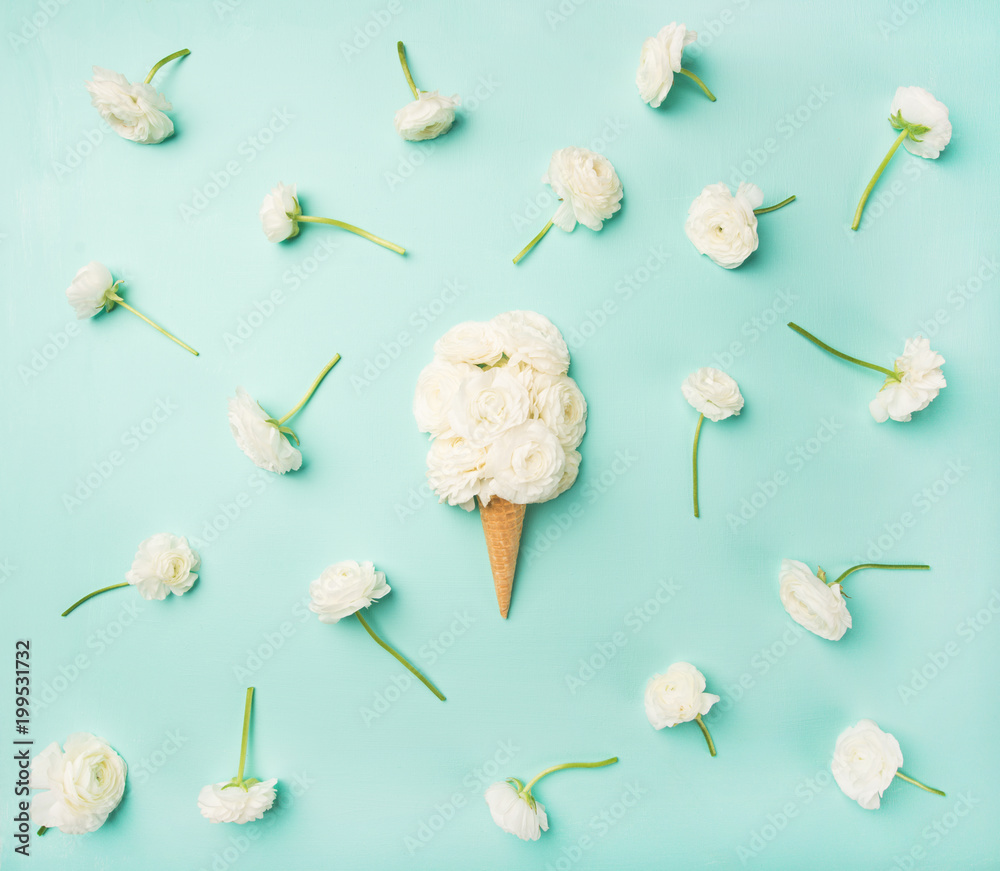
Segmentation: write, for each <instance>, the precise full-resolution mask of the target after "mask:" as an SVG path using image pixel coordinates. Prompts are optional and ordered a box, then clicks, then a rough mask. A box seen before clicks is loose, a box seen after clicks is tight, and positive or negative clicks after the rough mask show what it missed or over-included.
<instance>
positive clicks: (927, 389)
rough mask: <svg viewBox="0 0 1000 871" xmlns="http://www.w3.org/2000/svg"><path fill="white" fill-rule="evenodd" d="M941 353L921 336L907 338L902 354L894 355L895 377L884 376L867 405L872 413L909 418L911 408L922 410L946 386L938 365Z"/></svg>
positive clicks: (881, 420)
mask: <svg viewBox="0 0 1000 871" xmlns="http://www.w3.org/2000/svg"><path fill="white" fill-rule="evenodd" d="M943 363H944V357H942V356H941V355H940V354H938V353H937V352H936V351H932V350H931V344H930V341H929V340H928V339H926V338H924V337H923V336H917V337H916V338H913V339H907V340H906V345H905V346H904V348H903V354H902V356H900V357H897V358H896V365H895V371H896V373H897V377H896V378H886V380H885V384H883V385H882V389H881V390H880V391H879V392H878V395H877V396H876V397H875V398H874V399H873V400H872V401H871V403H870V404H869V406H868V408H869V410H870V411H871V413H872V417H874V418H875V420H877V421H878V422H879V423H884V422H885V421H887V420H888V419H889V418H890V417H891V418H892V419H893V420H898V421H902V422H906V421H909V420H910V419H911V418H912V416H913V412H915V411H923V409H925V408H927V406H928V405H930V404H931V401H932V400H933V399H934V398H935V397H936V396H937V395H938V393H940V392H941V389H942V388H943V387H946V386H947V382H946V381H945V380H944V374H943V373H942V372H941V366H942V365H943Z"/></svg>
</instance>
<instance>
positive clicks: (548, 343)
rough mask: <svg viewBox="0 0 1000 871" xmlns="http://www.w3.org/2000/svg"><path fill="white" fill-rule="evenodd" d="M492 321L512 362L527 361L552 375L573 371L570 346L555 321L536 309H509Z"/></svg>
mask: <svg viewBox="0 0 1000 871" xmlns="http://www.w3.org/2000/svg"><path fill="white" fill-rule="evenodd" d="M490 323H491V324H492V325H493V327H494V328H495V329H496V330H497V331H499V332H500V333H501V335H502V337H503V338H502V342H503V349H504V353H505V354H506V355H507V357H508V358H510V363H511V364H512V365H517V364H521V363H523V364H525V365H528V366H530V367H531V368H532V369H537V370H538V371H539V372H545V373H546V374H548V375H565V374H566V373H567V372H568V371H569V348H568V347H567V346H566V340H565V339H564V338H563V335H562V333H560V332H559V329H558V328H557V327H556V325H555V324H553V323H552V321H550V320H549V319H548V318H547V317H545V316H544V315H540V314H538V312H533V311H509V312H504V313H503V314H500V315H497V316H496V317H495V318H493V320H492V321H490Z"/></svg>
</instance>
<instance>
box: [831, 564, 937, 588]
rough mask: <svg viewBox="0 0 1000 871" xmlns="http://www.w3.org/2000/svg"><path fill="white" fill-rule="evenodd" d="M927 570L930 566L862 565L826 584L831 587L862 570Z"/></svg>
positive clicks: (853, 567)
mask: <svg viewBox="0 0 1000 871" xmlns="http://www.w3.org/2000/svg"><path fill="white" fill-rule="evenodd" d="M929 568H930V566H924V565H920V566H909V565H888V564H886V563H864V564H862V565H860V566H852V567H851V568H849V569H848V570H847V571H846V572H844V573H843V574H842V575H841V576H840V577H839V578H837V580H835V581H829V582H828V583H827V586H829V587H832V586H833V585H834V584H839V583H840V582H841V581H843V580H844V578H846V577H847V576H848V575H849V574H851V573H852V572H860V571H861V570H862V569H917V570H920V569H923V570H927V569H929Z"/></svg>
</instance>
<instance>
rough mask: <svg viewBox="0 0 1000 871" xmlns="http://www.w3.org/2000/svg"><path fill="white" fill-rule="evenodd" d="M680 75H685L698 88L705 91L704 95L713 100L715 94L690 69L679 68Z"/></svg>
mask: <svg viewBox="0 0 1000 871" xmlns="http://www.w3.org/2000/svg"><path fill="white" fill-rule="evenodd" d="M681 75H682V76H687V77H688V78H689V79H691V81H693V82H694V83H695V84H696V85H697V86H698V87H699V88H701V89H702V90H703V91H704V92H705V96H706V97H708V99H709V100H711V101H712V102H713V103H714V102H715V94H713V93H712V92H711V91H710V90H709V89H708V85H706V84H705V83H704V82H703V81H702V80H701V79H699V78H698V77H697V76H696V75H695V74H694V73H693V72H691V70H686V69H683V68H682V69H681Z"/></svg>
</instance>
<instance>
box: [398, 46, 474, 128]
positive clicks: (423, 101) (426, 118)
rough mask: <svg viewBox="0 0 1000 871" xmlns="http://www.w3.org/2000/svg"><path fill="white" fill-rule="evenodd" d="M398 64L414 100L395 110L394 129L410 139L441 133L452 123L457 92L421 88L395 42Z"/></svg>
mask: <svg viewBox="0 0 1000 871" xmlns="http://www.w3.org/2000/svg"><path fill="white" fill-rule="evenodd" d="M396 51H397V53H398V54H399V64H400V66H401V67H402V68H403V75H404V76H406V83H407V84H408V85H409V86H410V90H411V91H412V92H413V98H414V99H413V102H412V103H407V104H406V105H405V106H403V108H402V109H400V110H399V111H398V112H397V113H396V117H395V118H394V119H393V123H394V125H395V127H396V132H397V133H398V134H399V135H400V136H402V137H403V139H406V140H409V141H410V142H422V141H424V140H427V139H437V138H438V136H443V135H444V134H445V133H447V132H448V131H449V130H451V127H452V125H453V124H454V123H455V107H456V106H458V105H459V104H460V103H461V100H460V99H459V96H458V94H454V95H452V96H451V97H445V96H442V95H441V94H439V93H438V92H437V91H420V90H418V89H417V86H416V85H415V84H414V83H413V76H412V75H411V73H410V65H409V64H408V63H407V62H406V49H405V48H404V46H403V43H402V42H397V43H396Z"/></svg>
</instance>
